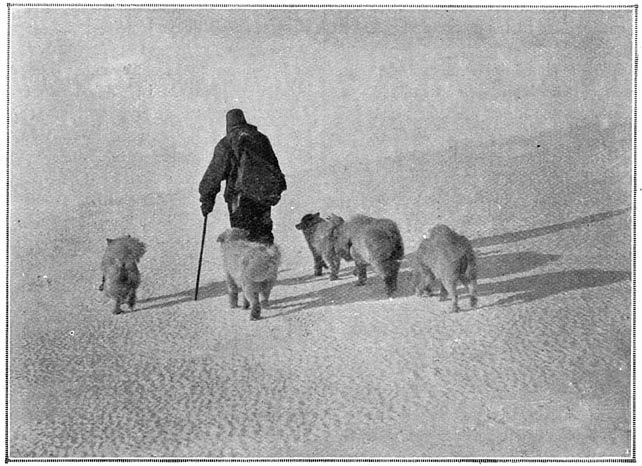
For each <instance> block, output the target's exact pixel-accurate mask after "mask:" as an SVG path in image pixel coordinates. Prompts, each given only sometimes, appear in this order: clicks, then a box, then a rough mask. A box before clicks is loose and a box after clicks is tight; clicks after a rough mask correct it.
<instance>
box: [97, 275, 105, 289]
mask: <svg viewBox="0 0 642 466" xmlns="http://www.w3.org/2000/svg"><path fill="white" fill-rule="evenodd" d="M104 290H105V276H104V275H103V281H102V282H100V286H99V287H98V291H104Z"/></svg>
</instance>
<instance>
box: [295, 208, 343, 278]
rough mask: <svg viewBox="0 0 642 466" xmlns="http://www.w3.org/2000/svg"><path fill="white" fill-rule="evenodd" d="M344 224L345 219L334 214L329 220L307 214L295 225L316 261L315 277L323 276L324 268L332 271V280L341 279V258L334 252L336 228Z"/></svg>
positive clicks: (317, 215)
mask: <svg viewBox="0 0 642 466" xmlns="http://www.w3.org/2000/svg"><path fill="white" fill-rule="evenodd" d="M343 223H344V220H343V218H341V217H339V216H338V215H334V214H332V215H331V216H330V217H328V218H327V219H323V218H321V215H320V214H319V212H317V213H316V214H305V215H304V216H303V217H302V218H301V221H300V222H299V223H297V224H296V225H295V228H296V229H297V230H301V231H302V232H303V236H304V237H305V241H306V242H307V243H308V247H309V248H310V252H311V253H312V259H313V260H314V276H315V277H319V276H321V275H322V274H323V268H329V269H330V280H337V279H338V278H339V267H340V264H341V259H340V257H339V256H338V255H337V254H336V252H335V251H334V239H333V237H334V234H335V231H336V227H337V226H339V225H342V224H343Z"/></svg>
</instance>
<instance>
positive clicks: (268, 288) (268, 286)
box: [261, 280, 273, 308]
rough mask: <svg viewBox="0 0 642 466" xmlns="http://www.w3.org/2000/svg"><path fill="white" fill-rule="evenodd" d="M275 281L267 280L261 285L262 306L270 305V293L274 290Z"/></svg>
mask: <svg viewBox="0 0 642 466" xmlns="http://www.w3.org/2000/svg"><path fill="white" fill-rule="evenodd" d="M272 285H273V283H272V282H271V281H270V280H266V281H264V282H263V284H262V285H261V308H268V307H270V293H271V292H272Z"/></svg>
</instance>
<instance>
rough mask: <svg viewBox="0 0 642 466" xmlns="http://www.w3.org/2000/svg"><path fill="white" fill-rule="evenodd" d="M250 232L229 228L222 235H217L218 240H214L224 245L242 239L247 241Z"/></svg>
mask: <svg viewBox="0 0 642 466" xmlns="http://www.w3.org/2000/svg"><path fill="white" fill-rule="evenodd" d="M249 234H250V232H249V231H247V230H243V229H242V228H229V229H227V230H225V231H224V232H223V233H221V234H220V235H218V238H216V241H218V242H219V243H226V242H228V241H238V240H242V239H247V237H248V236H249Z"/></svg>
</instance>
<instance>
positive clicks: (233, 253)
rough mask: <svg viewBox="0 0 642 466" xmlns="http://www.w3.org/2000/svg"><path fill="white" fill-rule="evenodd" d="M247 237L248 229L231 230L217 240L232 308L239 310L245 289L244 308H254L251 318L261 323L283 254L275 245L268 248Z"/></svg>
mask: <svg viewBox="0 0 642 466" xmlns="http://www.w3.org/2000/svg"><path fill="white" fill-rule="evenodd" d="M248 235H249V232H248V231H247V230H243V229H240V228H230V229H228V230H226V231H224V232H223V233H221V234H220V235H219V237H218V239H217V241H218V242H219V243H221V252H222V253H223V266H224V268H225V275H226V281H227V292H228V297H229V300H230V306H231V307H238V293H239V288H240V289H242V290H243V297H244V299H243V307H244V308H245V309H247V308H249V307H251V314H250V319H251V320H258V319H260V318H261V306H263V307H268V306H269V300H270V292H271V291H272V287H273V286H274V284H275V283H276V278H277V273H278V269H279V265H280V263H281V253H280V251H279V248H278V246H276V245H274V244H273V245H270V246H268V245H265V244H262V243H255V242H250V241H248V240H247V237H248ZM259 297H260V298H261V300H259Z"/></svg>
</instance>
